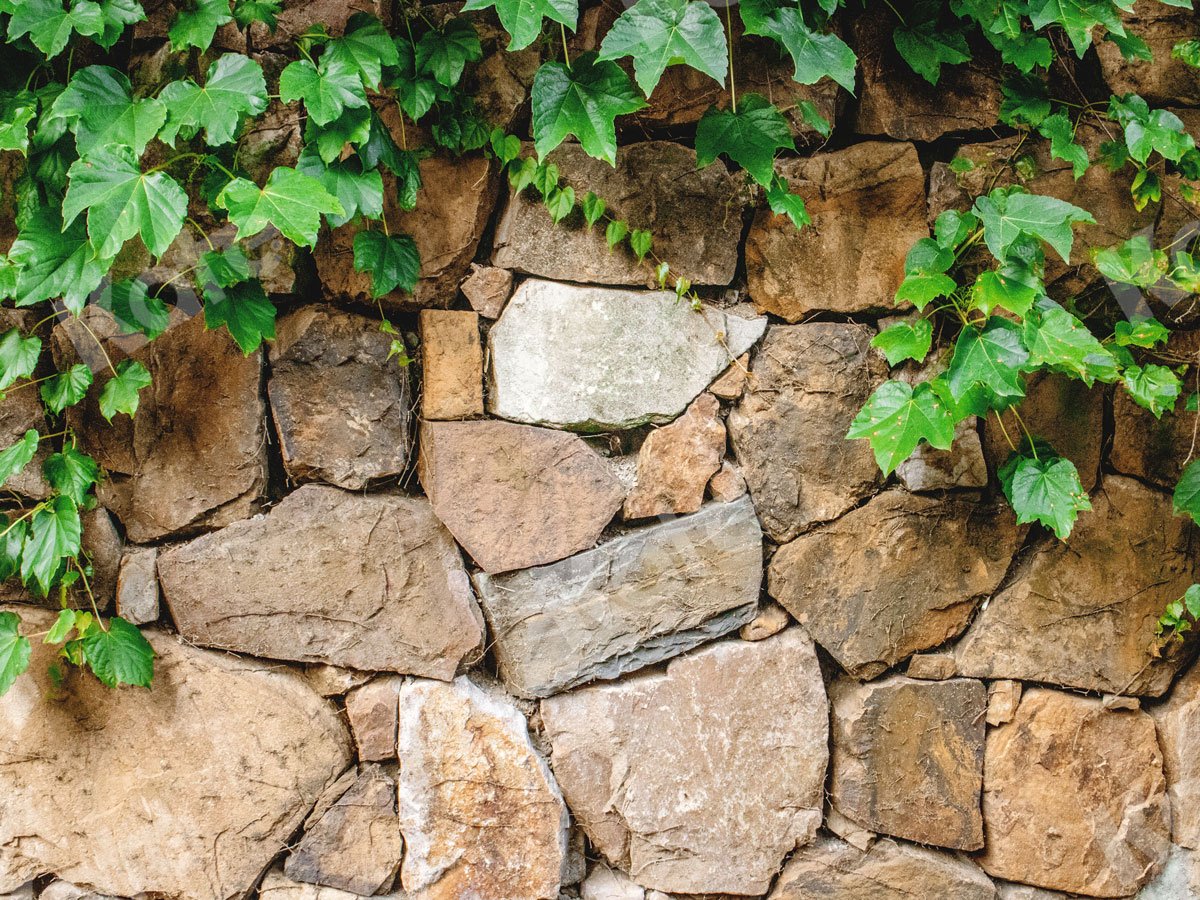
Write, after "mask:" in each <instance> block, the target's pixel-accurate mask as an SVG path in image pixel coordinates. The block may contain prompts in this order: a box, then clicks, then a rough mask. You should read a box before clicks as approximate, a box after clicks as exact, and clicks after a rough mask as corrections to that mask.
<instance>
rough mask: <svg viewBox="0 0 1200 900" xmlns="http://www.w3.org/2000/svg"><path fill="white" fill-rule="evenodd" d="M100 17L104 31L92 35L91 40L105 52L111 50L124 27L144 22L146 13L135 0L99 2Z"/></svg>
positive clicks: (122, 32)
mask: <svg viewBox="0 0 1200 900" xmlns="http://www.w3.org/2000/svg"><path fill="white" fill-rule="evenodd" d="M99 2H100V17H101V18H102V19H103V20H104V30H103V31H101V32H100V34H99V35H94V36H93V37H92V40H93V41H95V42H96V43H97V44H99V45H100V46H101V47H103V48H104V49H105V50H109V49H111V48H112V46H113V44H115V43H116V42H117V41H118V40H120V37H121V35H122V34H124V33H125V26H127V25H133V24H135V23H137V22H141V21H144V20H145V18H146V11H145V10H144V9H142V4H141V3H139V2H137V0H99Z"/></svg>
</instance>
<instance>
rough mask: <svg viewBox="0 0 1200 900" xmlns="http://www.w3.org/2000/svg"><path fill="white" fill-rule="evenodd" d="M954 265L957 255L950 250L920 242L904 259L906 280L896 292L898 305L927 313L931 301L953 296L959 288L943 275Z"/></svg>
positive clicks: (926, 240) (923, 241)
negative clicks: (910, 306)
mask: <svg viewBox="0 0 1200 900" xmlns="http://www.w3.org/2000/svg"><path fill="white" fill-rule="evenodd" d="M943 215H945V213H943ZM939 221H940V219H939ZM952 265H954V253H953V251H952V250H951V249H950V248H949V247H944V246H942V245H941V244H939V243H938V242H937V241H934V240H931V239H930V238H921V239H920V240H918V241H917V242H916V243H915V244H913V245H912V247H910V248H909V250H908V253H907V254H906V255H905V257H904V280H903V281H902V282H900V287H899V288H898V289H897V290H896V302H897V303H904V302H909V303H912V304H913V305H914V306H916V307H917V309H924V308H925V306H926V305H927V304H928V303H930V301H932V300H936V299H937V298H938V297H945V296H948V295H949V294H951V293H953V292H954V290H955V289H956V288H957V287H958V284H957V283H956V282H955V281H954V279H953V278H951V277H950V276H949V275H946V274H944V273H945V272H946V271H947V270H948V269H949V268H950V267H951V266H952Z"/></svg>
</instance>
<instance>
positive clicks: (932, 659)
mask: <svg viewBox="0 0 1200 900" xmlns="http://www.w3.org/2000/svg"><path fill="white" fill-rule="evenodd" d="M904 674H905V675H907V676H908V677H909V678H920V679H923V680H925V681H942V680H944V679H946V678H953V677H954V675H955V670H954V656H953V655H952V654H949V653H918V654H916V655H915V656H913V657H911V658H910V659H909V660H908V668H906V669H905V670H904Z"/></svg>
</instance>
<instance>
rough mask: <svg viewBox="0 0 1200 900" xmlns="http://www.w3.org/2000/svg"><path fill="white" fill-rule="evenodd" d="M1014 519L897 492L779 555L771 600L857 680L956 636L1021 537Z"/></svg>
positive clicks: (998, 511) (963, 503)
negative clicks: (781, 606)
mask: <svg viewBox="0 0 1200 900" xmlns="http://www.w3.org/2000/svg"><path fill="white" fill-rule="evenodd" d="M1025 531H1026V528H1025V527H1024V526H1017V525H1016V520H1015V517H1014V516H1013V514H1012V513H1011V512H1010V511H1009V510H1008V509H1004V508H997V507H992V506H986V505H982V504H979V503H974V502H971V501H969V500H965V499H958V498H955V497H946V498H935V497H926V496H921V495H916V494H909V493H907V492H905V491H901V490H891V491H886V492H884V493H883V494H880V495H879V496H878V497H876V498H874V499H872V500H871V501H870V502H868V503H867V504H866V505H864V506H862V507H859V508H858V509H856V510H854V511H852V512H849V513H847V514H846V515H844V516H843V517H842V518H840V519H838V520H837V521H836V522H830V523H828V524H825V525H821V526H819V527H817V528H815V529H813V530H812V531H810V532H808V533H806V534H803V535H801V536H800V537H798V538H796V540H794V541H792V542H791V543H790V544H786V545H784V546H783V547H781V548H779V551H778V552H777V553H776V554H775V557H774V559H772V560H771V565H770V568H769V570H768V587H767V590H768V592H769V593H770V595H771V596H772V597H774V598H775V599H776V600H778V601H779V602H780V603H781V604H782V605H783V606H784V608H785V609H787V611H788V612H790V613H791V614H792V615H793V616H795V617H796V620H797V621H798V622H799V623H800V624H801V625H803V626H804V627H805V628H807V629H808V630H809V631H810V632H811V633H812V635H813V637H814V638H815V639H816V641H817V643H819V644H820V645H821V646H822V647H824V648H825V649H826V650H828V651H829V652H830V653H831V654H832V655H833V656H834V658H835V659H836V660H837V661H838V662H839V663H840V664H841V665H842V667H843V668H845V669H846V671H848V672H849V673H850V674H851V675H853V676H855V677H856V678H864V679H866V678H874V677H876V676H877V675H879V674H881V673H882V672H883V671H884V670H885V669H887V668H889V667H891V666H894V665H895V664H896V663H898V662H900V661H901V660H902V659H904V658H905V657H907V656H909V655H911V654H913V653H915V652H917V651H919V650H927V649H929V648H930V647H936V646H938V645H939V644H942V643H943V642H945V641H947V640H949V639H950V638H952V637H954V636H956V635H957V634H959V633H960V632H961V631H962V630H963V629H964V628H965V627H966V626H967V623H968V622H969V621H970V618H971V614H972V613H973V612H974V611H975V608H976V606H977V605H978V603H979V601H980V600H981V599H983V598H984V597H986V596H988V595H989V594H991V592H992V591H994V590H995V589H996V587H997V586H998V585H999V584H1000V580H1001V579H1002V578H1003V577H1004V573H1005V572H1006V571H1007V570H1008V567H1009V565H1010V563H1011V562H1012V558H1013V554H1014V553H1016V551H1017V548H1018V547H1019V546H1020V544H1021V538H1022V536H1023V535H1024V534H1025Z"/></svg>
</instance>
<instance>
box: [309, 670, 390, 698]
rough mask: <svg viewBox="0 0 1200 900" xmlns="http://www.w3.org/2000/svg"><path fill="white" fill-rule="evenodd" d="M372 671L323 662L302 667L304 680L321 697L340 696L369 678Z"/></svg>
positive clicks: (364, 682)
mask: <svg viewBox="0 0 1200 900" xmlns="http://www.w3.org/2000/svg"><path fill="white" fill-rule="evenodd" d="M372 676H373V673H371V672H358V671H355V670H354V669H347V668H343V667H342V666H331V665H327V664H325V663H318V664H316V665H311V666H305V667H304V680H305V681H306V682H308V686H309V687H311V688H312V689H313V690H314V691H316V692H317V693H318V694H320V695H321V696H322V697H340V696H341V695H342V694H345V693H346V692H347V691H350V690H353V689H354V688H356V687H359V686H360V685H363V684H366V683H367V682H368V681H370V680H371V678H372Z"/></svg>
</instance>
